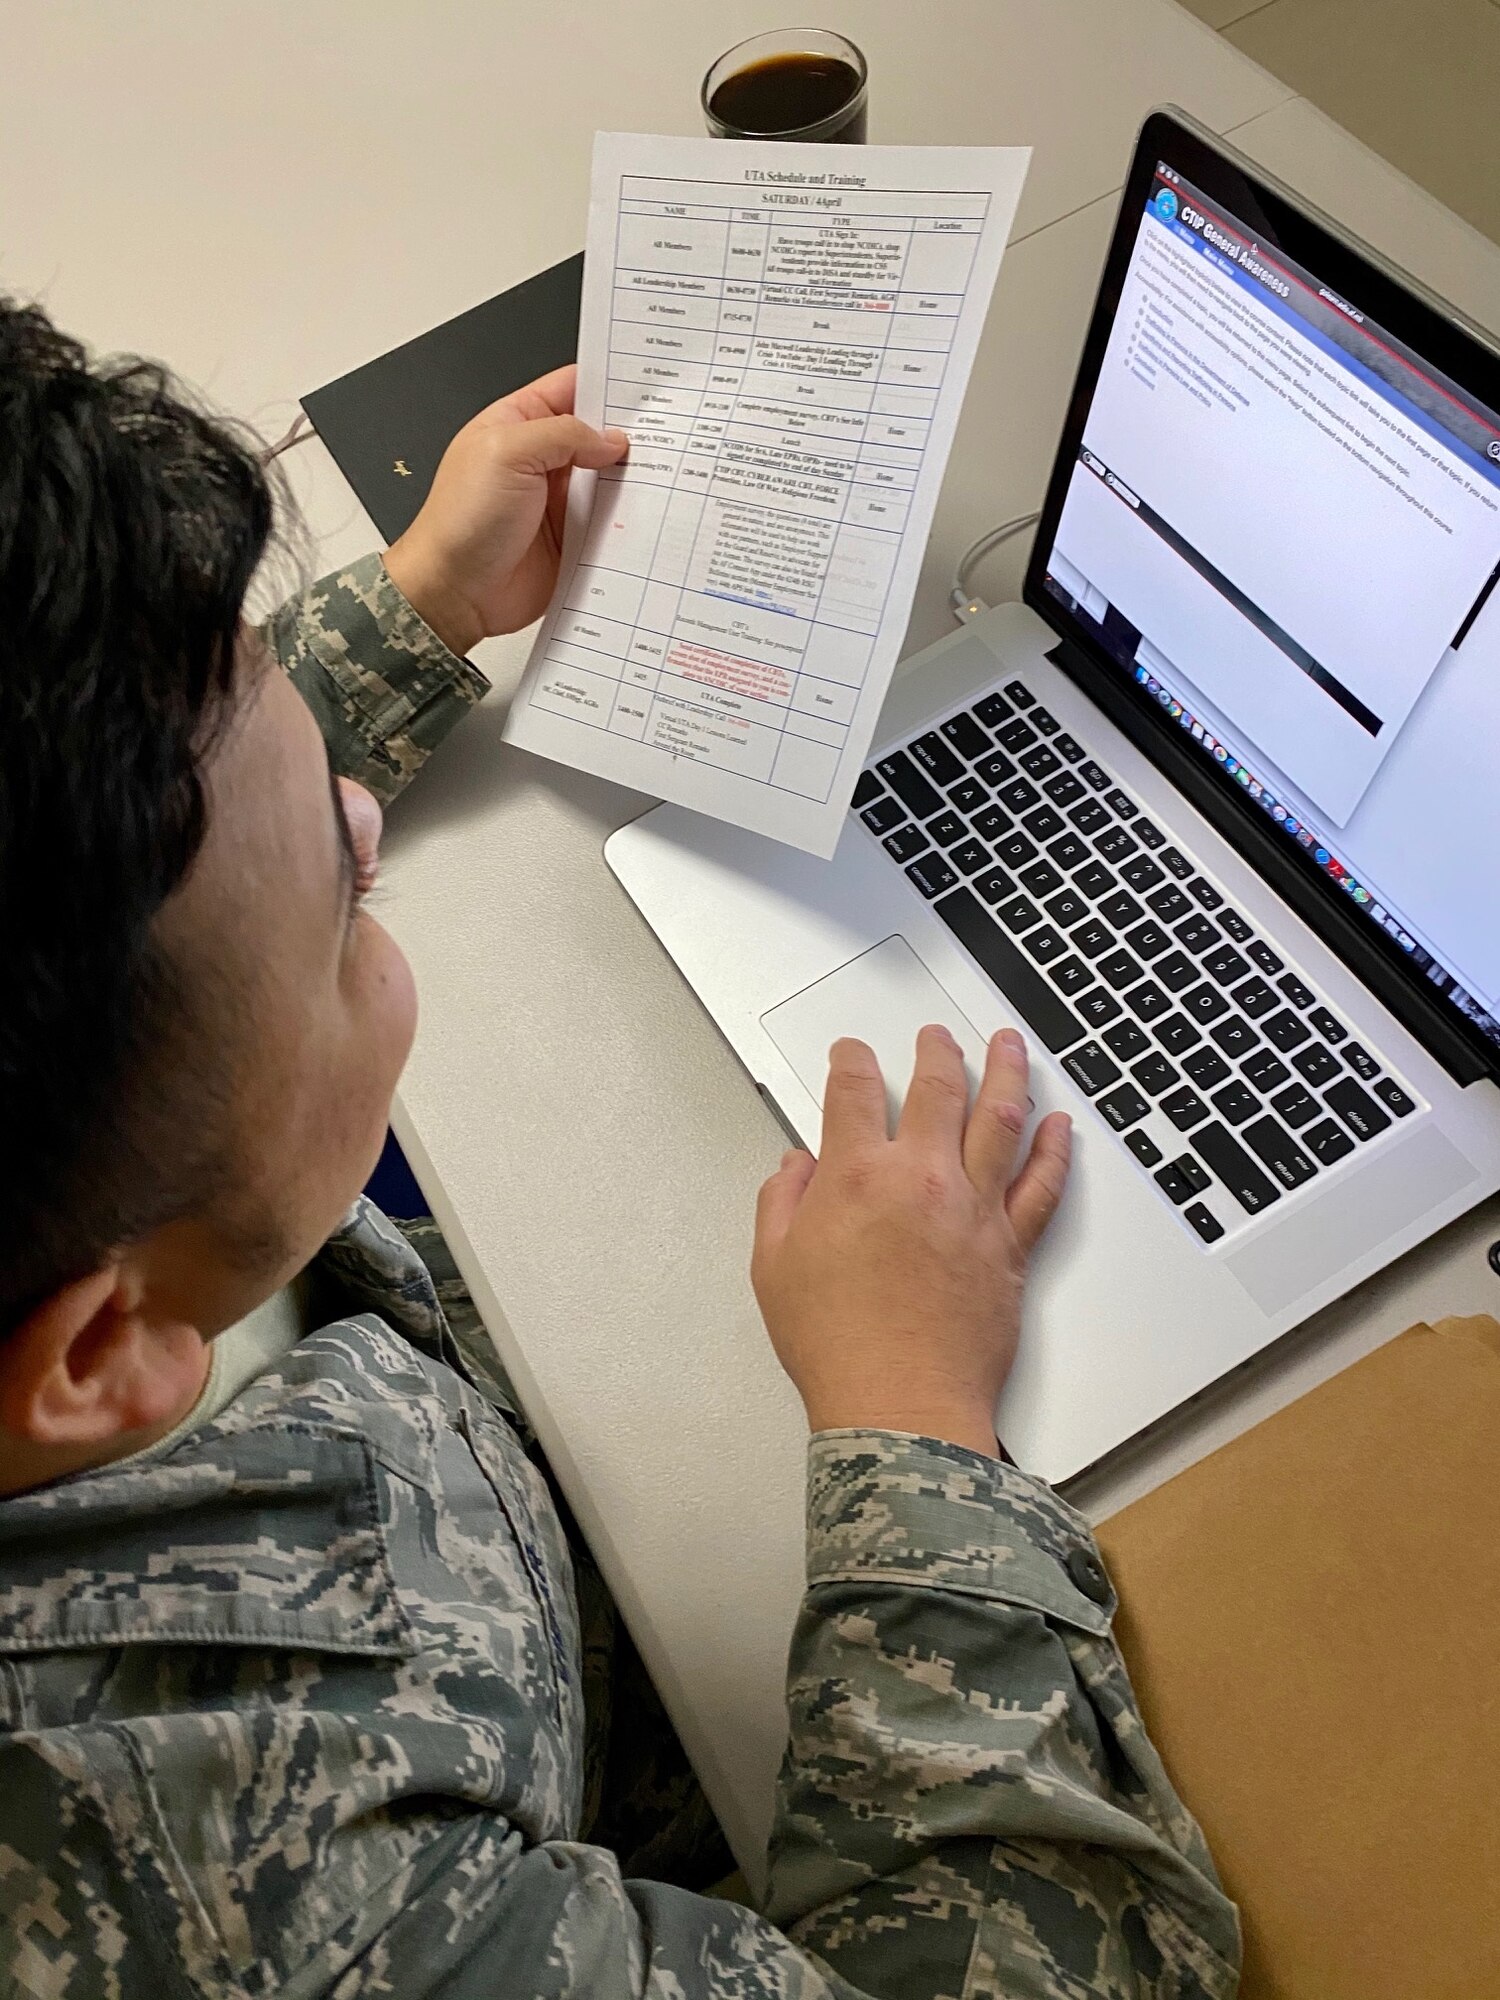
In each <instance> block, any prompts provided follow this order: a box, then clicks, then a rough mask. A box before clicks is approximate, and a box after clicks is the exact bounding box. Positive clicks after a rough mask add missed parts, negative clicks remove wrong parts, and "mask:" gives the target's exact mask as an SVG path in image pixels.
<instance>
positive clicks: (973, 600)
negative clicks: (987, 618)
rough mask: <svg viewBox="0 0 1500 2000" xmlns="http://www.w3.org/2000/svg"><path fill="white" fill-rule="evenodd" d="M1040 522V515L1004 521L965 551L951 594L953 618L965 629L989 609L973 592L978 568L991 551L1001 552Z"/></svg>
mask: <svg viewBox="0 0 1500 2000" xmlns="http://www.w3.org/2000/svg"><path fill="white" fill-rule="evenodd" d="M1040 519H1041V515H1040V514H1017V516H1016V517H1015V519H1014V520H1013V521H1002V522H1001V524H1000V526H999V527H998V528H991V529H990V531H989V533H988V534H985V535H981V536H980V537H979V540H978V541H977V542H971V543H970V544H969V546H968V548H966V549H965V550H964V552H963V554H962V555H961V556H960V557H959V559H958V568H957V569H956V570H955V571H954V573H953V588H952V589H951V590H950V591H949V593H948V602H949V604H950V605H951V606H952V608H953V615H954V617H955V618H956V619H957V620H958V621H959V623H960V624H961V625H967V624H968V622H969V620H970V619H971V618H974V617H977V616H978V614H979V613H980V612H981V611H987V610H988V609H989V606H988V605H987V604H986V603H985V601H984V599H983V598H982V597H975V596H974V594H973V593H972V591H971V590H970V589H969V578H970V577H971V576H972V575H973V574H974V570H975V567H976V565H977V564H978V563H979V562H980V561H981V560H982V559H983V558H984V557H985V556H987V555H988V554H989V552H990V550H991V549H998V548H999V546H1000V544H1001V543H1002V542H1008V541H1009V540H1010V539H1011V537H1012V536H1013V535H1019V534H1020V533H1022V531H1023V530H1024V529H1026V528H1029V527H1030V526H1031V525H1032V523H1033V522H1034V521H1039V520H1040Z"/></svg>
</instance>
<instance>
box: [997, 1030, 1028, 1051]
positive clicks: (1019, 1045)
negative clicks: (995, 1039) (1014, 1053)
mask: <svg viewBox="0 0 1500 2000" xmlns="http://www.w3.org/2000/svg"><path fill="white" fill-rule="evenodd" d="M1000 1039H1001V1041H1002V1042H1004V1044H1005V1046H1006V1047H1007V1048H1008V1049H1016V1050H1020V1049H1024V1048H1025V1046H1026V1044H1025V1042H1024V1041H1022V1039H1021V1037H1020V1036H1019V1035H1018V1034H1017V1033H1016V1031H1015V1029H1014V1028H1002V1029H1001V1030H1000Z"/></svg>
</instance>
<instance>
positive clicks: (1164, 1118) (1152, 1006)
mask: <svg viewBox="0 0 1500 2000" xmlns="http://www.w3.org/2000/svg"><path fill="white" fill-rule="evenodd" d="M853 810H854V811H855V812H857V813H858V814H859V817H860V818H861V820H862V821H863V822H864V824H865V826H866V827H867V828H868V829H869V832H870V833H871V835H872V836H873V837H874V838H875V839H877V840H878V841H879V842H880V844H881V845H882V847H883V848H884V850H885V852H886V853H887V854H888V855H889V856H890V858H891V861H892V863H893V864H894V865H895V866H897V867H899V868H901V869H902V870H904V872H905V874H906V877H907V880H908V881H909V882H911V884H912V885H913V887H914V888H915V889H916V890H917V891H918V893H919V894H920V895H922V896H923V897H924V898H925V899H926V900H927V901H928V902H929V903H930V904H931V905H932V908H933V910H934V912H935V913H936V914H937V915H938V916H939V917H941V918H942V920H943V922H944V923H945V924H946V925H947V926H948V928H949V930H951V931H952V932H953V935H954V936H955V937H956V938H957V939H958V941H959V943H960V944H961V945H963V947H964V949H965V950H966V951H967V952H968V953H969V955H970V957H971V958H973V959H974V961H975V963H976V964H977V965H978V966H979V967H980V968H981V970H982V971H984V972H985V973H987V974H988V976H989V977H990V979H992V980H993V981H994V983H995V985H996V986H997V987H998V988H999V989H1000V991H1001V992H1002V993H1003V994H1004V995H1005V997H1006V999H1007V1000H1008V1001H1009V1002H1010V1004H1011V1005H1012V1006H1013V1007H1014V1008H1015V1010H1016V1012H1017V1013H1018V1014H1019V1015H1020V1016H1021V1018H1022V1020H1023V1021H1025V1023H1026V1025H1027V1026H1028V1028H1029V1029H1030V1030H1031V1032H1032V1034H1033V1035H1035V1036H1036V1037H1037V1038H1038V1039H1039V1040H1040V1041H1041V1042H1042V1043H1043V1044H1044V1045H1045V1046H1046V1047H1047V1048H1048V1049H1049V1050H1050V1051H1051V1052H1052V1054H1053V1055H1054V1056H1056V1057H1057V1059H1058V1061H1059V1062H1060V1063H1061V1065H1062V1068H1063V1070H1064V1071H1065V1072H1066V1073H1067V1075H1068V1076H1069V1077H1070V1078H1071V1079H1072V1081H1073V1082H1074V1083H1075V1084H1076V1085H1077V1087H1078V1089H1079V1090H1080V1091H1081V1092H1082V1094H1083V1095H1084V1097H1086V1098H1087V1099H1088V1100H1089V1102H1090V1103H1091V1104H1092V1106H1093V1108H1094V1110H1095V1112H1096V1113H1097V1114H1098V1116H1099V1117H1100V1118H1102V1119H1103V1120H1104V1121H1105V1123H1106V1124H1107V1125H1109V1126H1110V1128H1111V1129H1112V1130H1113V1131H1114V1132H1116V1133H1117V1134H1118V1135H1119V1138H1120V1141H1121V1143H1122V1144H1123V1145H1124V1146H1125V1147H1126V1148H1127V1149H1128V1150H1129V1152H1130V1153H1131V1154H1132V1156H1133V1157H1134V1158H1135V1160H1136V1161H1137V1162H1138V1163H1139V1165H1140V1169H1141V1171H1142V1173H1144V1174H1147V1175H1149V1176H1150V1177H1151V1179H1152V1180H1153V1182H1154V1183H1155V1185H1156V1187H1157V1188H1158V1189H1159V1190H1160V1191H1161V1193H1162V1195H1163V1196H1164V1197H1165V1198H1166V1200H1167V1201H1168V1202H1170V1203H1171V1204H1172V1206H1173V1208H1175V1209H1176V1210H1177V1212H1178V1213H1179V1214H1180V1215H1181V1217H1182V1218H1183V1221H1184V1222H1185V1224H1186V1225H1187V1227H1188V1228H1190V1229H1192V1230H1193V1231H1194V1232H1195V1233H1196V1234H1197V1236H1198V1237H1199V1238H1200V1239H1201V1240H1202V1241H1203V1242H1205V1243H1214V1242H1217V1241H1218V1240H1219V1239H1220V1238H1221V1237H1223V1236H1225V1235H1226V1234H1229V1233H1231V1232H1233V1231H1234V1230H1236V1229H1237V1228H1240V1227H1243V1226H1244V1225H1246V1224H1247V1223H1248V1222H1249V1220H1250V1218H1251V1217H1253V1216H1256V1215H1259V1214H1260V1213H1262V1211H1263V1210H1265V1209H1267V1208H1269V1207H1270V1206H1271V1205H1272V1203H1273V1202H1276V1201H1279V1200H1280V1199H1281V1197H1282V1195H1283V1194H1284V1193H1288V1192H1293V1191H1295V1190H1296V1189H1298V1188H1301V1187H1303V1186H1305V1185H1306V1184H1307V1183H1308V1182H1309V1181H1311V1180H1313V1179H1315V1178H1316V1177H1317V1176H1318V1175H1320V1174H1324V1173H1327V1172H1328V1171H1329V1170H1330V1169H1332V1168H1335V1167H1337V1166H1338V1164H1339V1162H1340V1161H1342V1160H1345V1159H1348V1158H1349V1157H1351V1156H1352V1155H1353V1154H1355V1153H1356V1152H1357V1151H1358V1150H1359V1148H1360V1147H1362V1146H1365V1145H1368V1144H1369V1142H1370V1141H1371V1140H1372V1139H1375V1138H1377V1137H1378V1136H1379V1135H1380V1134H1381V1133H1382V1132H1385V1131H1387V1130H1389V1129H1390V1128H1391V1126H1392V1125H1393V1124H1394V1123H1395V1122H1396V1121H1397V1120H1399V1119H1402V1118H1406V1117H1409V1116H1410V1115H1411V1113H1412V1112H1413V1111H1414V1110H1416V1108H1417V1100H1416V1098H1415V1096H1414V1095H1413V1093H1412V1092H1410V1091H1409V1090H1407V1089H1405V1088H1403V1087H1402V1085H1401V1084H1400V1083H1398V1082H1397V1080H1396V1079H1395V1078H1394V1077H1393V1076H1392V1075H1391V1074H1390V1072H1389V1069H1388V1067H1387V1065H1386V1064H1385V1063H1384V1062H1383V1061H1381V1060H1380V1058H1379V1057H1377V1056H1375V1055H1373V1054H1372V1053H1371V1052H1370V1051H1369V1050H1368V1049H1367V1048H1366V1047H1365V1046H1364V1044H1363V1043H1361V1042H1360V1041H1359V1040H1358V1038H1357V1036H1356V1035H1355V1033H1354V1031H1353V1029H1352V1028H1350V1027H1349V1025H1348V1024H1347V1023H1346V1022H1345V1021H1343V1020H1341V1019H1340V1018H1339V1016H1338V1014H1337V1013H1336V1012H1335V1010H1334V1009H1333V1008H1332V1007H1331V1006H1330V1005H1329V1003H1328V1001H1327V999H1326V998H1325V997H1324V996H1323V995H1322V994H1320V993H1319V992H1318V991H1317V990H1316V988H1315V987H1313V986H1312V985H1310V984H1309V983H1308V982H1307V981H1306V980H1304V979H1303V978H1302V977H1300V976H1299V975H1298V974H1297V973H1296V972H1294V971H1293V970H1292V969H1291V968H1290V967H1289V966H1288V965H1287V964H1286V963H1285V961H1284V960H1283V958H1282V956H1281V954H1280V953H1279V952H1277V951H1276V950H1274V949H1273V948H1272V946H1271V945H1270V944H1268V943H1267V942H1266V940H1265V939H1264V938H1262V937H1260V936H1259V935H1258V934H1257V933H1256V930H1255V927H1254V925H1253V924H1251V923H1250V922H1249V921H1248V919H1247V918H1245V917H1244V916H1242V915H1241V914H1240V912H1239V911H1238V910H1236V909H1234V908H1232V907H1231V905H1230V904H1229V903H1228V902H1227V900H1226V899H1225V896H1224V894H1223V892H1222V891H1221V890H1219V889H1218V888H1216V887H1215V886H1214V884H1213V883H1212V882H1210V881H1209V880H1208V879H1207V878H1206V877H1205V876H1204V875H1202V874H1200V873H1199V872H1198V869H1197V868H1196V866H1195V865H1194V863H1193V862H1192V861H1191V860H1190V859H1189V858H1188V857H1187V855H1185V854H1183V853H1182V852H1181V851H1180V850H1179V849H1178V848H1176V847H1174V846H1173V845H1172V843H1171V841H1170V840H1169V839H1168V838H1167V836H1166V835H1165V834H1164V833H1163V832H1162V830H1161V829H1160V827H1158V826H1156V825H1154V824H1153V823H1152V822H1151V820H1150V819H1148V818H1147V816H1146V814H1145V812H1144V811H1143V809H1142V808H1141V806H1140V804H1139V802H1138V801H1137V800H1136V799H1134V798H1132V797H1131V795H1130V793H1129V792H1128V791H1126V790H1125V788H1124V787H1123V786H1122V785H1120V784H1119V783H1118V782H1117V781H1116V779H1115V778H1114V776H1113V774H1112V773H1111V772H1110V771H1109V770H1108V769H1107V768H1106V767H1105V765H1104V764H1103V763H1101V762H1100V760H1099V759H1098V758H1096V757H1094V756H1092V755H1091V754H1090V753H1089V751H1088V749H1087V747H1086V746H1085V745H1084V744H1082V743H1080V742H1078V741H1077V740H1076V739H1075V738H1074V737H1073V736H1071V735H1070V734H1069V733H1068V732H1067V731H1066V730H1064V729H1063V728H1062V727H1061V725H1060V724H1059V723H1058V721H1057V719H1056V717H1054V716H1052V715H1050V714H1049V713H1048V712H1047V710H1046V709H1045V708H1044V707H1042V706H1041V704H1040V703H1039V702H1038V701H1037V699H1036V697H1035V696H1034V695H1033V694H1032V693H1031V691H1030V689H1029V688H1027V687H1026V686H1025V684H1024V683H1023V682H1022V681H1019V680H1013V681H1009V682H1007V683H1006V685H1005V686H1004V688H1003V689H997V690H995V691H994V692H993V693H991V694H987V695H984V696H983V697H982V698H981V699H980V700H978V701H976V702H975V703H974V705H973V706H972V707H971V708H967V709H960V710H959V711H958V713H957V714H955V715H951V716H949V717H948V719H947V720H946V721H944V722H941V723H938V724H936V725H934V727H932V728H931V729H928V730H925V731H923V732H922V734H920V735H919V736H916V737H914V738H913V739H912V741H911V742H910V743H908V744H907V745H906V746H905V747H904V748H903V749H900V750H895V751H892V752H890V753H889V754H888V755H886V756H884V757H881V758H880V759H878V760H877V762H876V763H875V764H874V765H873V766H872V767H871V768H870V769H869V770H867V771H865V772H864V773H863V775H862V776H861V778H860V781H859V785H858V787H857V788H856V790H855V793H854V802H853Z"/></svg>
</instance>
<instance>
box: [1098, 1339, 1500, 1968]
mask: <svg viewBox="0 0 1500 2000" xmlns="http://www.w3.org/2000/svg"><path fill="white" fill-rule="evenodd" d="M1099 1542H1100V1546H1101V1547H1102V1549H1103V1550H1104V1554H1105V1556H1106V1559H1107V1560H1108V1562H1109V1565H1110V1568H1111V1570H1112V1571H1113V1573H1114V1577H1115V1581H1116V1583H1117V1585H1118V1587H1119V1591H1120V1597H1121V1610H1120V1614H1119V1619H1118V1621H1117V1625H1116V1630H1117V1632H1118V1634H1119V1638H1120V1643H1121V1645H1122V1646H1123V1648H1124V1651H1125V1655H1126V1658H1127V1660H1128V1661H1129V1664H1130V1669H1131V1672H1132V1674H1133V1676H1134V1679H1135V1685H1136V1689H1137V1691H1138V1693H1139V1695H1140V1699H1141V1706H1142V1709H1143V1710H1144V1713H1145V1717H1146V1722H1147V1725H1148V1727H1149V1728H1150V1730H1151V1733H1152V1735H1153V1736H1154V1738H1155V1739H1156V1742H1157V1744H1158V1745H1159V1747H1160V1749H1161V1751H1162V1755H1163V1756H1164V1758H1165V1759H1166V1763H1167V1767H1168V1769H1169V1770H1170V1772H1171V1774H1172V1776H1173V1778H1174V1780H1175V1781H1176V1783H1177V1785H1178V1787H1179V1789H1180V1790H1181V1792H1182V1794H1183V1796H1184V1798H1185V1799H1186V1800H1187V1803H1188V1805H1189V1806H1190V1807H1191V1808H1192V1810H1193V1811H1194V1812H1195V1813H1196V1814H1197V1816H1198V1819H1199V1821H1200V1823H1201V1825H1202V1826H1203V1829H1204V1831H1205V1833H1206V1834H1207V1836H1208V1841H1209V1845H1210V1847H1211V1848H1212V1849H1213V1853H1214V1858H1215V1860H1216V1861H1217V1862H1218V1865H1219V1871H1220V1873H1221V1875H1222V1876H1223V1878H1224V1883H1225V1886H1226V1888H1227V1889H1228V1891H1229V1893H1230V1894H1231V1895H1232V1896H1233V1897H1234V1898H1235V1900H1236V1901H1237V1902H1238V1903H1239V1904H1240V1908H1241V1914H1242V1917H1243V1920H1244V1926H1245V1978H1244V1985H1243V1987H1242V1989H1241V1991H1242V1995H1243V2000H1500V1325H1497V1324H1496V1323H1495V1321H1494V1320H1492V1319H1487V1318H1477V1319H1450V1320H1443V1321H1441V1322H1439V1323H1438V1324H1437V1325H1436V1326H1415V1327H1412V1328H1411V1329H1410V1330H1409V1331H1408V1332H1406V1333H1404V1334H1402V1335H1401V1336H1400V1338H1399V1339H1396V1340H1393V1341H1391V1342H1389V1343H1388V1344H1387V1345H1386V1346H1384V1347H1382V1348H1379V1349H1377V1350H1376V1351H1375V1352H1374V1353H1373V1354H1370V1355H1367V1356H1366V1357H1365V1359H1364V1360H1362V1361H1359V1362H1357V1363H1356V1364H1355V1365H1354V1366H1353V1367H1351V1368H1348V1369H1346V1370H1345V1371H1344V1372H1343V1373H1342V1374H1341V1375H1337V1376H1335V1377H1334V1378H1333V1379H1332V1380H1331V1381H1329V1382H1325V1383H1324V1384H1323V1385H1322V1386H1321V1387H1320V1388H1318V1389H1315V1390H1313V1391H1312V1393H1311V1394H1309V1395H1307V1396H1304V1397H1302V1398H1301V1399H1300V1401H1298V1402H1295V1403H1293V1404H1291V1405H1290V1406H1289V1407H1288V1408H1286V1409H1284V1410H1282V1411H1280V1412H1279V1413H1278V1414H1277V1415H1276V1416H1274V1417H1271V1418H1270V1419H1268V1420H1267V1421H1266V1422H1265V1423H1263V1424H1259V1425H1257V1426H1256V1428H1255V1429H1254V1430H1251V1431H1247V1432H1246V1433H1245V1435H1244V1436H1243V1437H1240V1438H1237V1439H1236V1440H1235V1441H1234V1443H1232V1444H1230V1445H1226V1446H1225V1447H1224V1448H1223V1449H1222V1450H1221V1451H1217V1452H1215V1453H1213V1454H1212V1456H1211V1457H1209V1458H1206V1459H1204V1460H1203V1461H1202V1462H1201V1463H1200V1464H1198V1465H1195V1466H1193V1467H1191V1468H1190V1469H1189V1470H1188V1471H1187V1472H1184V1473H1182V1474H1180V1475H1179V1476H1178V1477H1177V1478H1176V1479H1173V1480H1170V1481H1169V1482H1168V1483H1167V1484H1166V1485H1165V1486H1162V1487H1160V1488H1158V1490H1157V1491H1156V1492H1154V1493H1151V1494H1148V1495H1147V1497H1146V1498H1145V1499H1144V1500H1140V1501H1137V1502H1136V1503H1135V1505H1134V1506H1131V1507H1127V1508H1125V1509H1124V1510H1123V1511H1122V1512H1121V1513H1119V1514H1117V1515H1115V1516H1114V1517H1113V1519H1111V1520H1109V1521H1106V1522H1105V1523H1104V1524H1103V1526H1102V1527H1101V1528H1100V1530H1099Z"/></svg>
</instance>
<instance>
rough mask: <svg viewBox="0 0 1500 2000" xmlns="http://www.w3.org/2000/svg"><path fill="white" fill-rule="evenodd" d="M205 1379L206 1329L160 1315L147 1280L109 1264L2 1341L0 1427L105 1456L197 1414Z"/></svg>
mask: <svg viewBox="0 0 1500 2000" xmlns="http://www.w3.org/2000/svg"><path fill="white" fill-rule="evenodd" d="M203 1374H204V1343H203V1340H202V1338H201V1337H200V1335H199V1334H198V1332H197V1329H196V1328H194V1327H191V1326H186V1325H183V1324H181V1323H179V1322H176V1321H166V1322H163V1321H161V1320H159V1319H158V1318H156V1317H155V1316H154V1315H153V1314H152V1312H151V1311H150V1309H149V1307H148V1305H147V1303H146V1294H145V1288H144V1286H143V1285H142V1283H141V1280H140V1277H139V1274H137V1273H136V1272H134V1271H133V1270H132V1269H131V1268H130V1267H129V1266H128V1265H126V1264H124V1263H110V1264H108V1265H105V1266H104V1267H103V1268H102V1269H100V1270H98V1271H94V1272H91V1273H90V1275H89V1276H88V1277H86V1278H79V1279H77V1280H76V1281H75V1282H74V1283H72V1284H70V1285H64V1286H63V1287H62V1289H61V1290H60V1291H57V1292H54V1293H53V1295H52V1297H51V1298H50V1299H48V1300H47V1301H46V1302H45V1304H43V1305H40V1306H38V1307H37V1309H36V1311H35V1312H33V1313H32V1314H31V1315H30V1317H29V1318H27V1319H25V1320H23V1321H22V1322H21V1324H20V1326H19V1327H17V1329H16V1331H15V1332H14V1333H13V1334H11V1336H10V1337H9V1339H8V1340H4V1341H0V1430H4V1431H8V1432H9V1433H10V1434H11V1436H12V1437H15V1438H19V1439H22V1440H24V1441H25V1442H26V1443H28V1444H32V1445H36V1446H40V1447H42V1448H44V1449H51V1450H61V1451H64V1452H69V1451H78V1450H84V1451H87V1450H90V1449H96V1448H98V1447H100V1446H106V1445H108V1444H110V1443H111V1442H112V1441H114V1440H115V1439H124V1438H127V1437H129V1436H130V1435H131V1434H132V1433H133V1432H137V1431H149V1430H151V1429H153V1428H154V1427H156V1426H159V1425H161V1424H163V1423H166V1422H168V1421H169V1420H170V1419H171V1418H173V1417H174V1416H175V1415H177V1414H179V1413H181V1412H182V1411H184V1410H186V1409H188V1408H190V1407H191V1405H192V1401H193V1398H194V1397H195V1396H196V1395H197V1394H198V1392H199V1390H200V1389H201V1387H202V1384H203Z"/></svg>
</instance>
